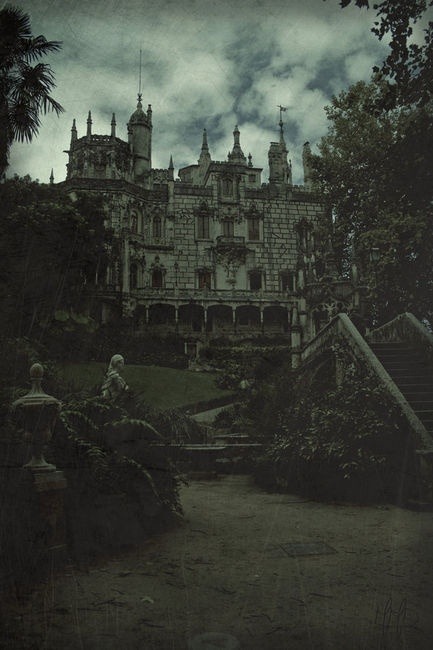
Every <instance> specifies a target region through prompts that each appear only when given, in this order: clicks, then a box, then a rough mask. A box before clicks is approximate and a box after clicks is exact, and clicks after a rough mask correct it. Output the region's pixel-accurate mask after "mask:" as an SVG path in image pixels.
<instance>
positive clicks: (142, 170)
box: [128, 94, 152, 182]
mask: <svg viewBox="0 0 433 650" xmlns="http://www.w3.org/2000/svg"><path fill="white" fill-rule="evenodd" d="M128 136H129V137H128V140H129V144H130V147H131V153H132V156H133V161H134V163H133V164H134V166H133V177H134V180H135V181H137V182H145V180H146V178H147V177H148V175H149V173H150V169H151V165H152V162H151V152H152V109H151V106H150V104H149V106H148V109H147V113H145V112H144V111H143V106H142V103H141V94H139V95H138V102H137V109H136V110H135V111H134V113H133V114H132V115H131V117H130V118H129V122H128Z"/></svg>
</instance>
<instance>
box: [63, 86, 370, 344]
mask: <svg viewBox="0 0 433 650" xmlns="http://www.w3.org/2000/svg"><path fill="white" fill-rule="evenodd" d="M127 133H128V138H127V141H125V140H122V139H121V138H119V137H118V136H117V134H116V120H115V115H114V114H113V118H112V121H111V133H110V134H109V135H96V134H93V133H92V118H91V113H90V112H89V116H88V119H87V132H86V135H84V136H82V137H78V133H77V128H76V123H75V120H74V122H73V125H72V132H71V142H70V147H69V150H68V151H67V152H66V153H67V154H68V156H69V161H68V164H67V178H66V181H64V182H62V183H61V184H60V185H62V186H64V188H65V189H66V190H67V191H68V192H74V191H79V190H87V191H91V192H95V193H98V194H102V195H103V197H104V202H105V205H106V215H107V216H106V223H105V225H106V231H107V240H106V254H107V255H106V257H107V264H106V268H104V269H103V270H102V272H101V271H100V272H99V274H98V277H97V278H96V291H97V296H98V305H99V313H98V315H97V317H98V319H99V320H100V321H101V322H105V323H106V322H109V321H110V319H111V318H113V317H114V316H116V315H119V309H120V311H121V315H122V316H123V317H127V318H129V319H130V321H131V324H132V326H133V328H134V330H135V331H136V332H138V333H140V332H145V331H151V332H160V333H165V334H166V333H169V332H173V333H174V332H176V333H178V334H179V335H180V336H183V337H184V338H185V339H186V340H191V341H194V340H205V339H209V338H212V337H229V338H232V339H233V338H234V339H245V338H249V339H251V338H254V337H259V336H265V337H266V336H268V337H275V336H287V337H288V340H290V338H289V337H291V344H292V348H293V349H294V350H297V349H299V348H300V346H301V345H302V343H303V342H306V341H308V340H311V338H313V337H314V335H315V333H316V332H317V331H318V329H319V328H320V327H321V326H322V325H323V324H324V323H326V322H327V321H328V320H329V318H330V317H332V316H333V315H334V314H335V313H336V312H338V311H356V310H359V305H360V291H359V288H358V287H357V286H356V282H355V283H354V282H353V278H352V280H351V281H348V280H347V279H346V280H345V279H342V278H341V277H339V276H338V273H337V270H336V267H335V263H334V258H333V253H332V248H331V247H330V246H329V245H328V237H327V235H326V233H327V232H328V233H329V225H330V217H329V215H328V214H326V211H325V208H324V205H323V203H322V201H321V200H320V196H318V195H317V193H316V192H315V191H314V185H313V183H312V179H311V168H310V156H311V151H310V147H309V144H308V143H306V144H305V145H304V149H303V167H304V185H302V186H297V185H293V184H292V169H291V163H290V162H289V161H288V159H287V157H288V151H287V147H286V143H285V139H284V125H283V122H282V119H281V111H280V122H279V134H278V141H276V142H272V143H271V144H270V147H269V154H268V156H269V180H268V182H267V183H263V182H262V178H261V175H262V169H261V168H258V167H255V166H254V165H253V162H252V156H251V154H249V155H248V156H245V154H244V152H243V150H242V147H241V142H240V132H239V129H238V127H237V126H236V127H235V129H234V131H233V145H232V149H231V151H230V152H229V154H228V157H227V160H225V161H215V160H212V156H211V152H210V149H209V145H208V140H207V133H206V130H205V131H204V132H203V138H202V144H201V151H200V153H199V157H198V161H197V163H196V164H192V165H189V166H187V167H184V168H183V169H180V170H179V172H178V175H179V178H178V179H176V180H175V178H174V166H173V160H172V158H170V163H169V165H168V168H167V169H154V168H152V109H151V106H150V105H149V106H148V108H147V110H146V111H144V110H143V106H142V102H141V95H139V96H138V103H137V108H136V110H135V111H134V112H133V113H132V115H131V117H130V119H129V122H128V124H127ZM354 275H355V276H356V269H355V271H354Z"/></svg>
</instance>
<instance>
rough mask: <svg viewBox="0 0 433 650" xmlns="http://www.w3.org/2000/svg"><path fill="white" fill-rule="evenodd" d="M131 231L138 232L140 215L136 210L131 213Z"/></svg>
mask: <svg viewBox="0 0 433 650" xmlns="http://www.w3.org/2000/svg"><path fill="white" fill-rule="evenodd" d="M131 232H133V233H136V232H138V217H137V215H136V214H135V212H133V213H132V214H131Z"/></svg>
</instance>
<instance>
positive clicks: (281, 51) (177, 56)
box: [8, 0, 387, 183]
mask: <svg viewBox="0 0 433 650" xmlns="http://www.w3.org/2000/svg"><path fill="white" fill-rule="evenodd" d="M14 4H16V5H18V6H20V7H21V8H22V9H24V10H25V11H26V12H28V13H29V14H30V16H31V19H32V28H33V33H34V34H35V35H36V34H43V35H44V36H45V37H46V38H47V39H49V40H61V41H63V48H62V50H61V52H59V53H56V54H54V55H52V56H51V57H50V58H49V59H48V62H50V63H51V65H52V67H53V69H54V71H55V75H56V82H57V88H56V89H55V91H54V92H53V95H54V97H55V98H56V99H57V100H58V101H60V103H61V104H62V105H63V106H64V108H65V112H64V113H63V114H62V115H61V117H60V118H57V117H55V116H53V115H48V116H45V117H43V118H42V120H43V125H42V128H41V129H40V133H39V136H38V137H37V139H35V140H34V141H33V143H32V144H30V145H26V144H14V145H13V148H12V154H11V160H10V163H11V164H10V168H9V171H8V175H9V176H10V175H12V174H13V173H18V174H20V175H24V174H30V175H31V176H32V177H33V178H39V179H40V180H41V181H43V182H47V181H48V178H49V175H50V171H51V168H53V169H54V176H55V180H56V182H58V181H61V180H64V178H65V173H66V168H65V165H66V162H67V156H66V154H65V153H63V151H64V150H65V149H68V145H69V140H70V128H71V124H72V119H73V118H76V120H77V129H78V136H79V137H80V136H82V135H84V134H85V130H86V118H87V112H88V111H89V109H90V110H91V111H92V118H93V132H94V133H98V134H104V133H109V132H110V121H111V114H112V113H113V112H115V114H116V120H117V135H118V136H119V137H121V138H123V139H126V137H127V135H126V123H127V121H128V119H129V116H130V115H131V113H132V112H133V111H134V109H135V106H136V102H137V99H136V98H137V91H138V79H139V51H140V48H141V49H142V52H143V54H142V62H143V63H142V93H143V105H144V107H146V105H147V104H149V103H150V104H151V105H152V109H153V125H154V126H153V161H152V162H153V167H159V168H166V167H167V166H168V162H169V157H170V154H172V155H173V159H174V164H175V168H176V170H177V169H178V168H179V167H182V166H185V165H187V164H191V163H195V162H196V161H197V158H198V155H199V152H200V144H201V134H202V130H203V128H204V127H206V129H207V131H208V140H209V146H210V150H211V155H212V158H213V159H214V160H224V159H225V158H226V156H227V152H228V150H229V149H231V147H232V143H233V136H232V131H233V128H234V126H235V125H236V124H238V125H239V129H240V131H241V145H242V148H243V150H244V153H245V154H246V155H247V154H248V153H249V152H251V154H252V155H253V163H254V164H255V165H257V166H260V167H263V168H264V175H263V181H267V176H268V169H267V151H268V148H269V142H271V141H272V140H275V139H277V137H278V136H277V133H278V120H279V113H278V108H277V105H279V104H282V105H283V106H286V107H287V112H286V113H284V120H285V123H286V124H285V131H286V141H287V144H288V148H289V151H290V153H289V157H290V158H291V159H292V161H293V175H294V182H295V183H300V182H302V169H301V163H300V160H301V152H302V144H303V143H304V142H305V141H306V140H309V141H310V142H311V143H312V144H314V143H316V142H317V141H318V140H319V139H320V137H321V136H322V135H324V134H325V133H326V130H327V124H326V117H325V113H324V110H323V109H324V106H325V105H327V104H329V102H330V99H331V97H332V95H334V94H337V93H339V92H340V91H341V90H344V89H346V88H347V87H348V86H349V85H350V84H352V83H354V82H356V81H358V80H360V79H365V80H367V79H369V77H370V74H371V68H372V66H373V65H374V64H376V63H378V62H380V61H382V60H383V58H384V57H385V55H386V52H387V47H386V45H385V44H381V43H379V42H378V40H377V38H376V37H375V36H374V35H373V34H371V32H370V29H371V25H372V23H373V20H374V13H373V11H372V10H370V11H366V10H363V11H360V10H359V9H357V8H356V7H348V8H347V9H345V10H341V9H340V7H339V2H338V0H326V2H325V1H323V0H285V1H282V0H263V1H258V0H230V1H228V0H213V1H210V0H177V1H176V2H173V0H69V2H65V1H64V0H29V1H25V0H23V1H21V2H20V1H19V0H18V1H17V2H15V3H14Z"/></svg>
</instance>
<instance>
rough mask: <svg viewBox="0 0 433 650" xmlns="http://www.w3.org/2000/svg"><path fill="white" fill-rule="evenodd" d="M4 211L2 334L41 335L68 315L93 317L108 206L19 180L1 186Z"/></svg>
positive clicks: (0, 252)
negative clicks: (91, 312) (93, 296)
mask: <svg viewBox="0 0 433 650" xmlns="http://www.w3.org/2000/svg"><path fill="white" fill-rule="evenodd" d="M0 206H1V220H2V232H3V235H2V238H1V243H0V299H1V301H2V312H1V315H0V320H1V322H0V330H1V332H2V334H3V335H9V336H31V335H39V334H40V332H41V328H46V327H47V326H48V327H49V325H50V323H52V322H53V320H54V319H55V318H56V317H57V318H61V317H62V316H61V314H62V312H63V313H65V314H66V316H65V318H67V314H68V313H73V314H75V316H76V317H77V318H79V316H80V314H84V313H88V311H89V307H91V304H90V302H89V301H90V300H91V296H92V288H93V287H94V283H95V276H96V274H97V273H98V271H99V272H100V273H103V272H104V259H105V258H104V255H105V253H104V246H103V243H104V222H103V219H104V213H103V206H102V201H101V200H100V199H97V198H96V197H92V196H89V195H86V194H82V195H78V196H77V197H74V198H72V197H71V196H69V195H68V194H66V193H65V192H64V190H62V189H61V188H57V187H56V186H53V185H40V184H39V183H38V182H35V181H32V180H31V179H30V178H29V177H25V178H18V177H15V178H14V179H10V180H6V181H5V182H4V183H2V184H0Z"/></svg>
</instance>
